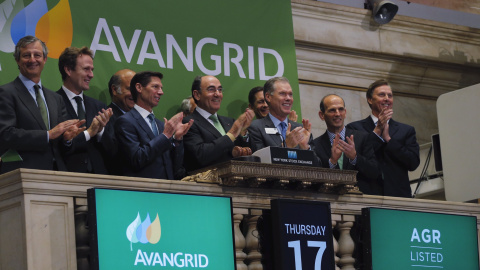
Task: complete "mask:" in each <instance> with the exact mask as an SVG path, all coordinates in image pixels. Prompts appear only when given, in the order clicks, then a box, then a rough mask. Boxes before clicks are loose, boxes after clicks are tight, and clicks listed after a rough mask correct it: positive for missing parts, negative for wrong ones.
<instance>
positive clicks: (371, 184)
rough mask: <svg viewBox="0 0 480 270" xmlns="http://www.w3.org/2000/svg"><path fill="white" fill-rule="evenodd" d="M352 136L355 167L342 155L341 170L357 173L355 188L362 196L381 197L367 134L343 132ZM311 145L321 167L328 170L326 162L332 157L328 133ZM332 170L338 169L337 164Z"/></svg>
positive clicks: (376, 167)
mask: <svg viewBox="0 0 480 270" xmlns="http://www.w3.org/2000/svg"><path fill="white" fill-rule="evenodd" d="M352 134H353V141H354V143H355V151H357V162H356V164H355V165H352V164H351V163H350V161H349V159H348V157H346V156H345V155H343V169H345V170H356V171H358V173H357V186H358V188H359V189H360V191H362V192H363V193H364V194H371V195H382V189H381V186H380V183H378V182H377V178H378V176H379V175H380V171H379V170H378V164H377V161H376V159H375V154H374V152H373V148H372V145H371V143H370V142H369V139H368V136H369V134H368V133H366V132H363V131H359V130H353V129H350V128H347V129H346V130H345V136H348V137H350V136H351V135H352ZM313 145H314V149H315V153H316V154H317V156H318V157H319V158H320V160H321V161H322V164H323V167H324V168H330V165H329V162H328V160H329V159H330V157H331V155H332V145H331V144H330V138H329V137H328V133H327V132H326V131H325V133H324V134H323V135H322V136H320V137H318V138H316V139H315V140H313ZM334 169H340V168H339V167H338V164H337V166H335V168H334Z"/></svg>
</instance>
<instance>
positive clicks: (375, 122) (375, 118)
mask: <svg viewBox="0 0 480 270" xmlns="http://www.w3.org/2000/svg"><path fill="white" fill-rule="evenodd" d="M370 117H371V118H372V120H373V123H374V124H375V126H376V125H377V122H378V117H376V116H375V115H373V114H370ZM387 123H390V119H388V121H387Z"/></svg>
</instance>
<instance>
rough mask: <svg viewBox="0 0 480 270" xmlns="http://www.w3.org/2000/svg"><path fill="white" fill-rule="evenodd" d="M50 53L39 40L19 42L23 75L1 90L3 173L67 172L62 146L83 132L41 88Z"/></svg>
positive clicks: (18, 59) (55, 98)
mask: <svg viewBox="0 0 480 270" xmlns="http://www.w3.org/2000/svg"><path fill="white" fill-rule="evenodd" d="M47 53H48V49H47V47H46V46H45V43H43V42H42V41H41V40H40V39H38V38H36V37H33V36H26V37H23V38H22V39H20V40H19V41H18V43H17V45H16V47H15V52H14V57H15V61H16V62H17V65H18V69H19V70H20V74H19V75H18V77H17V78H16V79H15V80H14V81H13V82H11V83H8V84H6V85H3V86H0V104H1V106H0V154H4V153H5V152H7V151H8V153H7V154H5V155H4V157H3V163H2V165H1V169H0V171H1V173H5V172H8V171H11V170H14V169H17V168H30V169H42V170H57V169H58V170H63V171H65V170H66V167H65V163H64V161H63V159H62V157H61V154H60V149H59V144H62V143H63V141H64V140H65V141H68V140H71V139H72V138H73V137H74V136H76V134H77V131H82V130H83V128H80V130H79V128H78V127H79V126H80V125H81V124H83V122H79V121H78V119H74V120H67V113H66V110H65V104H64V103H63V100H62V99H61V98H60V97H59V96H58V95H57V94H55V93H54V92H52V91H50V90H48V89H47V88H45V87H44V86H43V85H42V82H41V79H40V77H41V73H42V70H43V67H44V66H45V63H46V61H47ZM62 135H63V136H62ZM62 137H63V140H62ZM15 160H16V161H15Z"/></svg>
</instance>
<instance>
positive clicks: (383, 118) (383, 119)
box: [373, 109, 393, 136]
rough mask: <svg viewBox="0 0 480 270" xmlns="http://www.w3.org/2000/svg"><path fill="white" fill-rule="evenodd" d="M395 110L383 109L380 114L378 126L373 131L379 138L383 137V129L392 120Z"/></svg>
mask: <svg viewBox="0 0 480 270" xmlns="http://www.w3.org/2000/svg"><path fill="white" fill-rule="evenodd" d="M392 116H393V110H392V109H383V110H382V111H381V112H380V113H379V114H378V122H377V126H376V127H375V129H374V130H373V132H375V133H376V134H377V135H378V136H382V132H383V129H384V128H385V125H386V124H387V123H388V121H389V120H390V119H392Z"/></svg>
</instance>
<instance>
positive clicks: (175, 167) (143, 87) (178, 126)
mask: <svg viewBox="0 0 480 270" xmlns="http://www.w3.org/2000/svg"><path fill="white" fill-rule="evenodd" d="M162 79H163V75H162V73H160V72H151V71H144V72H140V73H137V74H135V76H133V78H132V80H131V83H130V91H131V93H132V97H133V100H134V101H135V106H134V107H133V109H131V110H130V111H129V112H127V113H125V115H123V116H121V117H119V118H118V119H117V121H116V122H115V133H116V135H117V139H118V141H119V153H120V155H121V156H122V158H123V160H124V163H123V166H122V167H123V169H124V174H125V175H128V176H136V177H148V178H158V179H170V180H173V179H181V178H182V177H183V176H184V170H183V166H182V163H183V140H182V139H183V136H184V135H185V133H187V131H188V130H189V129H190V127H191V126H192V124H193V120H190V121H188V122H186V123H185V124H182V119H183V113H182V112H180V113H177V114H176V115H174V116H173V117H172V118H171V119H170V120H168V121H167V120H166V119H165V118H164V119H165V122H162V121H160V120H158V119H156V118H155V116H154V115H153V108H154V107H156V106H157V105H158V102H159V101H160V98H161V96H162V95H163V84H162ZM119 165H120V164H119Z"/></svg>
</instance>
